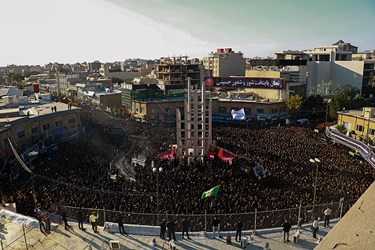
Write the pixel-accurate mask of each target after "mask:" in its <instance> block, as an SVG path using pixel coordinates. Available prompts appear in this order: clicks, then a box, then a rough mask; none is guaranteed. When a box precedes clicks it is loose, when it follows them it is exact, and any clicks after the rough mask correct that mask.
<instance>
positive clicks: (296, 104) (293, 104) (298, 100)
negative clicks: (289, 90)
mask: <svg viewBox="0 0 375 250" xmlns="http://www.w3.org/2000/svg"><path fill="white" fill-rule="evenodd" d="M301 107H302V97H301V96H299V95H292V96H290V97H289V102H288V109H289V110H290V112H291V114H292V116H294V115H296V114H297V112H298V111H299V110H300V109H301Z"/></svg>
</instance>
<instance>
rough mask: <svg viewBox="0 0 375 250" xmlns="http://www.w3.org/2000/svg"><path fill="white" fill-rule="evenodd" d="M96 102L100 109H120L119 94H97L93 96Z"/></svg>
mask: <svg viewBox="0 0 375 250" xmlns="http://www.w3.org/2000/svg"><path fill="white" fill-rule="evenodd" d="M95 96H96V99H95V100H96V102H97V103H98V104H99V106H101V107H107V108H115V109H118V108H122V105H121V92H99V93H96V94H95Z"/></svg>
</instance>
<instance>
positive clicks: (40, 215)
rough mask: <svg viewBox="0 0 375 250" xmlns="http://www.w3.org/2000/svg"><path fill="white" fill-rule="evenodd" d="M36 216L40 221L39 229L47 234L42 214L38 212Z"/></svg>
mask: <svg viewBox="0 0 375 250" xmlns="http://www.w3.org/2000/svg"><path fill="white" fill-rule="evenodd" d="M36 218H37V219H38V222H39V229H40V231H41V232H42V233H43V234H46V231H47V230H46V225H45V224H44V222H43V218H42V214H40V213H39V214H37V216H36Z"/></svg>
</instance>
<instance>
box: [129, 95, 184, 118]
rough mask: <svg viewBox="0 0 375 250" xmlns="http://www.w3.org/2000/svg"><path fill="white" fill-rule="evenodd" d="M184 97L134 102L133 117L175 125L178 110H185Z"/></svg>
mask: <svg viewBox="0 0 375 250" xmlns="http://www.w3.org/2000/svg"><path fill="white" fill-rule="evenodd" d="M184 100H185V98H184V97H174V98H172V97H170V98H166V99H151V98H150V99H142V100H132V109H131V115H132V116H133V117H134V118H137V119H140V120H142V121H147V122H156V123H165V122H166V123H175V122H176V110H177V109H179V110H183V107H184Z"/></svg>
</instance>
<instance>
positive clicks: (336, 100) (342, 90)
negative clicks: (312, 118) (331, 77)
mask: <svg viewBox="0 0 375 250" xmlns="http://www.w3.org/2000/svg"><path fill="white" fill-rule="evenodd" d="M358 93H359V90H358V89H357V88H355V87H353V86H351V85H349V84H345V85H342V86H341V87H339V88H337V89H336V91H335V94H334V95H333V97H332V99H331V102H330V103H329V111H330V113H329V114H330V116H331V117H337V112H338V111H340V110H343V109H347V110H349V109H358V108H361V107H364V106H371V104H370V103H369V102H367V101H366V100H364V99H363V98H362V97H361V96H359V95H358Z"/></svg>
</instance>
